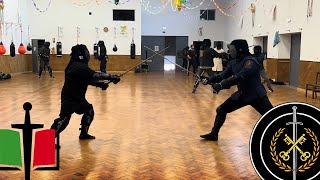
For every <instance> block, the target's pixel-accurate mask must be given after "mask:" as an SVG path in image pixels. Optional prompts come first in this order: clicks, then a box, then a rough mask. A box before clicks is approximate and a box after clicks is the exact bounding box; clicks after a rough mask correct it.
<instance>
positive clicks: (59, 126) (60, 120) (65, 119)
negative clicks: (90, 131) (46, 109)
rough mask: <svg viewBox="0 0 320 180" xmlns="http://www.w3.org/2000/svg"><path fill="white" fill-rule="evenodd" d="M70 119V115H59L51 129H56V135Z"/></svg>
mask: <svg viewBox="0 0 320 180" xmlns="http://www.w3.org/2000/svg"><path fill="white" fill-rule="evenodd" d="M70 119H71V115H68V116H64V117H59V118H57V119H55V120H54V122H53V124H52V126H51V129H54V130H56V135H57V134H60V133H61V132H62V131H63V130H65V129H66V127H67V126H68V124H69V122H70Z"/></svg>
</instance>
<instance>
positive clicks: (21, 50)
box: [18, 43, 27, 54]
mask: <svg viewBox="0 0 320 180" xmlns="http://www.w3.org/2000/svg"><path fill="white" fill-rule="evenodd" d="M26 51H27V50H26V48H25V47H24V45H23V44H22V43H21V44H20V46H19V48H18V52H19V54H25V53H26Z"/></svg>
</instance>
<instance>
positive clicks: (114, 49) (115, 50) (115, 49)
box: [112, 44, 118, 52]
mask: <svg viewBox="0 0 320 180" xmlns="http://www.w3.org/2000/svg"><path fill="white" fill-rule="evenodd" d="M112 50H113V51H114V52H117V51H118V48H117V45H116V44H114V46H113V49H112Z"/></svg>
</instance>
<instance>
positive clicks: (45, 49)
mask: <svg viewBox="0 0 320 180" xmlns="http://www.w3.org/2000/svg"><path fill="white" fill-rule="evenodd" d="M39 57H40V67H39V78H41V74H42V71H43V69H44V68H47V69H48V71H49V74H50V78H54V77H53V75H52V68H51V66H50V63H49V61H50V42H45V43H44V45H43V46H42V47H41V48H40V49H39Z"/></svg>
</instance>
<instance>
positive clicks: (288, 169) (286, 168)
mask: <svg viewBox="0 0 320 180" xmlns="http://www.w3.org/2000/svg"><path fill="white" fill-rule="evenodd" d="M285 129H286V128H280V129H279V130H278V131H277V132H276V133H275V134H274V135H273V136H272V139H271V145H270V150H271V151H270V154H271V156H272V160H273V161H274V163H275V164H276V165H277V166H278V167H279V168H280V169H283V170H284V171H285V172H291V171H292V168H291V167H290V166H289V165H286V164H284V163H283V162H282V161H281V159H280V158H279V156H278V155H277V151H276V144H277V140H278V138H279V137H280V136H281V134H282V133H283V132H284V130H285Z"/></svg>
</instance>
